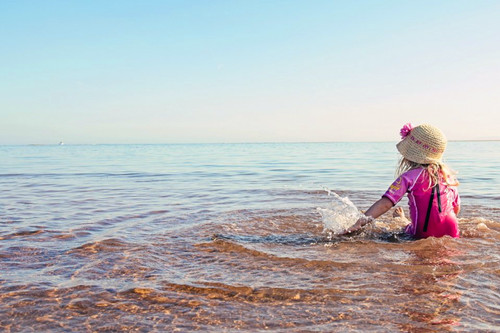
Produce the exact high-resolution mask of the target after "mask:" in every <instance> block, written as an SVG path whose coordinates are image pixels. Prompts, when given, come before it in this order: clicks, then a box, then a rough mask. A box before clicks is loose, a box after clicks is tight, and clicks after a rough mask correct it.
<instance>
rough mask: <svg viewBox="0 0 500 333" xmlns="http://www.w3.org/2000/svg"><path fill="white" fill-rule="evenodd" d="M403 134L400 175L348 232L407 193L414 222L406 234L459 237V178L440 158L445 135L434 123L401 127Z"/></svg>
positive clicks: (374, 216)
mask: <svg viewBox="0 0 500 333" xmlns="http://www.w3.org/2000/svg"><path fill="white" fill-rule="evenodd" d="M401 137H402V140H401V141H400V142H399V143H398V144H397V145H396V147H397V149H398V150H399V152H400V153H401V155H402V158H401V161H400V163H399V168H398V171H397V174H398V178H397V179H396V180H395V181H394V183H392V185H391V186H390V187H389V189H388V190H387V192H385V194H384V195H383V196H382V198H381V199H380V200H378V201H377V202H375V203H374V204H373V205H372V206H371V207H370V208H369V209H368V210H367V211H366V212H365V215H366V216H367V217H368V218H362V219H359V220H358V221H357V222H356V224H354V225H353V226H352V227H351V228H349V229H347V230H346V232H345V233H347V234H348V233H351V232H354V231H356V230H359V229H360V228H361V227H363V226H364V225H365V224H367V223H368V222H371V221H373V219H375V218H377V217H379V216H380V215H382V214H384V213H385V212H387V211H388V210H389V209H390V208H391V207H393V206H394V205H396V204H397V203H398V202H399V201H400V200H401V198H402V197H403V196H404V195H405V193H408V199H409V208H410V217H411V223H410V224H409V225H407V226H406V229H405V232H406V233H408V234H410V235H412V236H414V237H415V238H426V237H430V236H434V237H442V236H446V235H448V236H451V237H457V238H458V237H459V230H458V221H457V214H458V212H459V211H460V197H459V195H458V191H457V188H456V186H458V181H457V180H456V179H455V178H454V177H453V175H452V174H451V172H450V170H449V169H448V167H447V166H446V165H445V164H444V163H443V162H442V161H441V157H442V155H443V153H444V150H445V148H446V142H447V141H446V137H445V136H444V134H443V133H442V132H441V131H440V130H439V129H438V128H436V127H434V126H431V125H420V126H417V127H415V128H413V127H412V126H411V124H406V125H405V126H404V127H403V128H402V129H401ZM395 216H401V217H404V213H403V210H402V209H401V208H399V207H398V208H396V211H395Z"/></svg>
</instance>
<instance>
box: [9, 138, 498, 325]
mask: <svg viewBox="0 0 500 333" xmlns="http://www.w3.org/2000/svg"><path fill="white" fill-rule="evenodd" d="M398 158H399V156H398V153H397V150H396V148H395V142H376V143H373V142H371V143H365V142H356V143H341V142H333V143H252V144H243V143H242V144H158V145H70V144H66V145H25V146H20V145H18V146H5V145H4V146H0V330H1V331H3V332H118V331H119V332H267V331H272V332H500V245H499V241H500V190H499V189H500V142H499V141H477V142H472V141H471V142H459V141H453V142H449V144H448V148H447V151H446V153H445V157H444V160H445V162H446V163H447V164H448V165H449V166H450V167H451V168H452V169H453V170H456V171H457V172H458V174H457V177H458V180H459V181H460V186H459V192H460V195H461V201H462V210H461V212H460V215H459V224H460V229H461V237H460V238H459V239H453V238H450V237H443V238H428V239H422V240H414V239H411V238H409V237H407V236H405V235H404V234H403V233H402V230H403V228H404V226H405V225H406V223H407V222H406V221H405V220H404V219H402V218H400V217H393V215H392V210H391V211H390V212H388V213H386V214H385V215H383V216H381V217H380V218H378V219H377V220H376V221H375V222H374V223H372V224H370V225H368V226H367V227H365V229H363V230H362V231H361V232H359V233H356V234H352V235H349V236H341V235H337V233H336V229H338V228H339V226H340V225H343V224H345V225H347V224H349V223H352V218H353V217H352V216H355V215H356V214H357V212H359V211H364V210H366V209H367V208H368V207H370V205H371V204H372V203H373V202H375V201H376V200H378V199H379V198H380V196H381V195H382V194H383V193H384V192H385V191H386V189H387V188H388V186H389V185H390V184H391V183H392V181H393V180H394V178H395V169H396V166H397V163H398ZM398 206H400V207H402V208H403V209H404V211H405V212H406V215H408V208H407V199H403V200H402V201H401V202H400V203H399V204H398ZM353 212H354V215H353Z"/></svg>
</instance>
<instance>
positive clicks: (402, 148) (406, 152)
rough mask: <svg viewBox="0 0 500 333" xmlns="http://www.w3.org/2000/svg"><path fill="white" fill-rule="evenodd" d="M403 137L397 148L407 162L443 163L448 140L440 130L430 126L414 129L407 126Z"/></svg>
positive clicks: (424, 125) (403, 130) (403, 129)
mask: <svg viewBox="0 0 500 333" xmlns="http://www.w3.org/2000/svg"><path fill="white" fill-rule="evenodd" d="M401 136H402V137H403V140H401V142H399V143H398V144H397V145H396V147H397V148H398V150H399V152H400V153H401V155H403V156H404V157H405V158H406V159H407V160H410V161H412V162H416V163H419V164H429V163H433V162H441V157H442V156H443V153H444V150H445V149H446V143H447V140H446V137H445V136H444V134H443V132H441V130H440V129H439V128H437V127H434V126H432V125H428V124H423V125H419V126H417V127H415V128H412V127H411V125H410V124H406V125H405V126H404V127H403V128H402V129H401Z"/></svg>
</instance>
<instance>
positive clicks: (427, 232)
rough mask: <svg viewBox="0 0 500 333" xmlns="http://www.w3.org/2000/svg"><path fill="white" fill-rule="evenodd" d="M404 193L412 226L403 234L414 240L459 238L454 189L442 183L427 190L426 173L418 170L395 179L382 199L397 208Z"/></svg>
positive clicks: (456, 201) (457, 197) (455, 190)
mask: <svg viewBox="0 0 500 333" xmlns="http://www.w3.org/2000/svg"><path fill="white" fill-rule="evenodd" d="M438 191H439V193H438ZM405 193H408V201H409V202H408V203H409V206H410V217H411V223H410V224H408V225H407V226H406V229H405V232H406V233H408V234H410V235H412V236H414V237H416V238H426V237H430V236H433V237H442V236H446V235H448V236H451V237H456V238H458V237H459V230H458V221H457V216H456V215H455V212H454V210H453V208H454V207H457V206H460V197H459V195H458V191H457V188H456V187H455V186H450V185H447V184H446V183H443V182H442V181H441V182H440V183H439V186H436V187H434V188H429V175H428V173H427V171H426V170H425V169H423V168H418V169H412V170H410V171H407V172H405V173H404V174H402V175H401V176H400V177H398V179H396V180H395V181H394V183H392V185H391V186H390V187H389V189H388V190H387V192H385V194H384V195H383V196H384V197H386V198H387V199H389V200H391V201H392V203H393V204H394V205H396V204H397V203H398V202H399V201H400V200H401V198H403V196H404V195H405ZM431 197H432V198H431ZM431 200H432V201H431ZM439 201H440V202H441V203H440V205H441V207H439ZM430 202H431V207H430V208H429V203H430ZM426 220H427V228H426Z"/></svg>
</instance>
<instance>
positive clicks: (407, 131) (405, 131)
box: [399, 123, 413, 139]
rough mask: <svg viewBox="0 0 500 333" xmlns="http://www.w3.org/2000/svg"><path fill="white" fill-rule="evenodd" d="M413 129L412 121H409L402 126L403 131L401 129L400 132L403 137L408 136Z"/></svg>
mask: <svg viewBox="0 0 500 333" xmlns="http://www.w3.org/2000/svg"><path fill="white" fill-rule="evenodd" d="M412 129H413V126H412V125H411V124H410V123H407V124H405V125H404V126H403V128H401V131H399V134H401V139H404V138H406V136H407V135H408V134H410V132H411V130H412Z"/></svg>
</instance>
